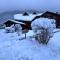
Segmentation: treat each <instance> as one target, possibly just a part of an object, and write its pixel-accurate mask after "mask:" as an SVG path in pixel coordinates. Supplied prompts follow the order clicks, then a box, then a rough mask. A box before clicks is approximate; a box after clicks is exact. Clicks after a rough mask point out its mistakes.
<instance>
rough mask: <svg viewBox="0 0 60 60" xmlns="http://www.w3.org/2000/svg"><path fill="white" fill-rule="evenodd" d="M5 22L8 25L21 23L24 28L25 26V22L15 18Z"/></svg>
mask: <svg viewBox="0 0 60 60" xmlns="http://www.w3.org/2000/svg"><path fill="white" fill-rule="evenodd" d="M4 24H5V25H6V27H10V26H11V25H13V24H14V25H15V24H20V25H21V26H22V29H24V28H25V24H24V23H22V22H18V21H15V20H7V21H6V22H4Z"/></svg>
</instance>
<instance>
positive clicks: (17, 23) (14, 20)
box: [9, 20, 25, 25]
mask: <svg viewBox="0 0 60 60" xmlns="http://www.w3.org/2000/svg"><path fill="white" fill-rule="evenodd" d="M9 21H12V22H14V23H17V24H24V23H23V22H18V21H15V20H9ZM24 25H25V24H24Z"/></svg>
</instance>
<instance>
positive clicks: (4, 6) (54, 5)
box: [0, 0, 60, 12]
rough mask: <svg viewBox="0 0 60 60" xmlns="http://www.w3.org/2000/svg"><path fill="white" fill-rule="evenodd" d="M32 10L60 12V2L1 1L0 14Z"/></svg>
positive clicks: (49, 0) (46, 0) (31, 0)
mask: <svg viewBox="0 0 60 60" xmlns="http://www.w3.org/2000/svg"><path fill="white" fill-rule="evenodd" d="M31 9H32V10H37V11H40V10H41V11H46V10H49V11H58V12H60V0H0V12H5V11H11V10H31Z"/></svg>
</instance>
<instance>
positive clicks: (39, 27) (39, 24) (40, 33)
mask: <svg viewBox="0 0 60 60" xmlns="http://www.w3.org/2000/svg"><path fill="white" fill-rule="evenodd" d="M31 26H32V30H33V31H34V33H35V38H36V40H38V41H39V42H40V43H46V44H47V43H48V41H49V39H50V38H51V37H52V36H53V30H54V29H55V28H56V24H55V20H54V19H48V18H39V19H36V20H34V21H33V22H32V24H31Z"/></svg>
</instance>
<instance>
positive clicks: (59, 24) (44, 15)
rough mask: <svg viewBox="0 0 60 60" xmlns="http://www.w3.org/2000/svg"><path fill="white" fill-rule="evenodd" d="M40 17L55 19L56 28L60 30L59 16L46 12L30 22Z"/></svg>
mask: <svg viewBox="0 0 60 60" xmlns="http://www.w3.org/2000/svg"><path fill="white" fill-rule="evenodd" d="M40 17H43V18H49V19H55V20H56V27H57V28H60V14H58V13H53V12H49V11H46V12H45V13H43V14H42V15H40V16H36V17H35V18H34V19H33V20H32V21H34V20H35V19H38V18H40Z"/></svg>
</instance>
